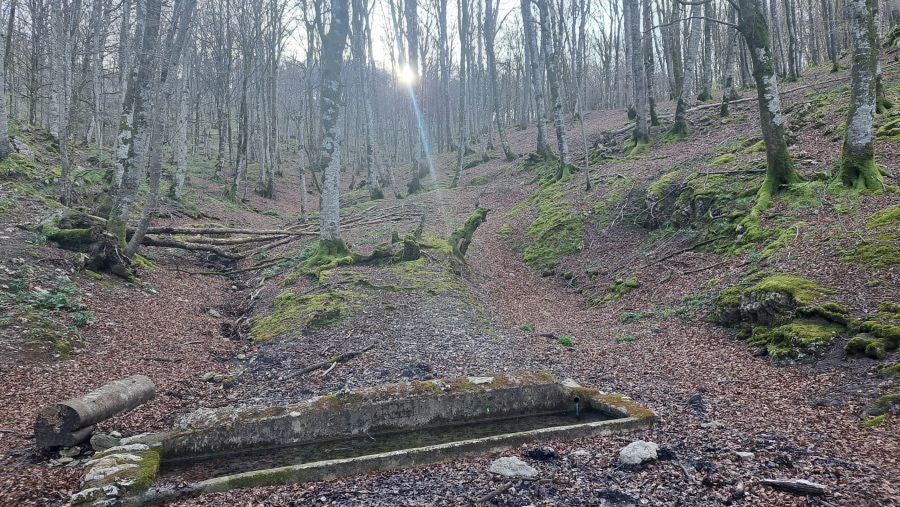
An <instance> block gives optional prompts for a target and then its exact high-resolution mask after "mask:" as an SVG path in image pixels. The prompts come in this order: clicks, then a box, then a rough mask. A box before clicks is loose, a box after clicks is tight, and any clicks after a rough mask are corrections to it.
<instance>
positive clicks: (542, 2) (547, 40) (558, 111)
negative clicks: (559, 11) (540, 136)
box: [537, 0, 570, 180]
mask: <svg viewBox="0 0 900 507" xmlns="http://www.w3.org/2000/svg"><path fill="white" fill-rule="evenodd" d="M548 2H549V0H537V4H538V9H539V11H540V16H541V17H540V23H541V48H542V50H541V52H542V53H543V55H544V62H545V64H546V66H547V81H548V84H549V87H550V102H551V103H552V104H553V125H554V127H555V130H556V144H557V147H558V148H559V169H557V171H556V180H563V179H566V178H568V176H569V164H570V162H569V144H568V141H567V140H566V124H565V121H564V120H563V107H562V94H561V92H562V90H560V80H561V75H560V74H561V72H560V69H559V53H558V52H557V46H558V45H557V43H556V42H555V40H554V39H555V38H556V34H554V33H553V26H554V20H553V17H554V13H553V12H552V6H551V5H548Z"/></svg>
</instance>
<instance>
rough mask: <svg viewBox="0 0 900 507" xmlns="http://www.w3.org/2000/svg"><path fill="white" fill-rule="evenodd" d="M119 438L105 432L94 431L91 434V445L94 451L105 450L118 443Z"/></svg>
mask: <svg viewBox="0 0 900 507" xmlns="http://www.w3.org/2000/svg"><path fill="white" fill-rule="evenodd" d="M120 441H121V439H119V438H116V437H114V436H112V435H107V434H106V433H94V434H93V435H91V447H92V448H93V449H94V450H95V451H98V452H99V451H105V450H107V449H109V448H111V447H115V446H117V445H119V442H120Z"/></svg>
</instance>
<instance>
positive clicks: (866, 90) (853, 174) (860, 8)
mask: <svg viewBox="0 0 900 507" xmlns="http://www.w3.org/2000/svg"><path fill="white" fill-rule="evenodd" d="M876 1H877V0H846V9H847V19H848V20H849V21H850V40H851V43H852V47H853V53H852V55H853V60H852V64H851V67H850V110H849V111H848V113H847V127H846V129H845V130H844V145H843V148H842V150H841V161H840V176H841V181H843V183H844V185H846V186H848V187H852V188H855V189H858V190H881V189H883V188H884V181H883V178H882V176H881V172H880V171H879V170H878V167H876V166H875V156H874V151H873V148H872V140H873V131H872V130H873V127H872V122H873V121H874V119H875V109H876V91H875V88H876V86H875V80H876V67H877V65H878V34H877V30H876V28H875V27H876V25H875V12H874V9H875V7H874V3H875V2H876Z"/></svg>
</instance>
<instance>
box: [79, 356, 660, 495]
mask: <svg viewBox="0 0 900 507" xmlns="http://www.w3.org/2000/svg"><path fill="white" fill-rule="evenodd" d="M576 407H577V408H576ZM576 410H577V411H578V417H576V416H575V412H576ZM655 420H656V415H655V414H654V413H653V412H652V411H651V410H649V409H647V408H645V407H642V406H640V405H638V404H636V403H634V402H633V401H632V400H630V399H629V398H627V397H625V396H622V395H618V394H605V393H602V392H599V391H597V390H594V389H589V388H585V387H581V386H578V385H576V384H574V383H571V382H563V383H560V382H556V381H555V380H554V379H553V377H552V376H550V375H549V374H546V373H542V372H519V373H513V374H502V375H494V376H489V377H461V378H455V379H444V380H429V381H417V382H403V383H400V384H391V385H382V386H378V387H374V388H371V389H366V390H360V391H352V392H347V393H337V394H331V395H327V396H323V397H319V398H315V399H312V400H309V401H306V402H302V403H296V404H291V405H285V406H279V407H245V408H222V409H215V410H212V409H200V410H198V411H196V412H194V413H193V414H190V415H189V416H188V417H186V418H184V419H183V420H182V421H180V422H179V423H178V424H176V427H175V428H173V429H172V430H170V431H167V432H163V433H157V434H147V435H139V436H137V437H132V438H130V439H125V440H124V441H123V443H124V444H132V445H134V444H145V445H147V446H149V447H150V448H151V449H153V450H155V451H156V452H158V453H159V455H160V456H161V465H160V470H161V473H162V474H163V475H165V473H166V470H167V468H169V469H171V468H173V467H174V468H176V469H180V470H188V469H189V468H190V467H191V466H196V467H198V469H202V467H203V466H204V464H205V463H206V464H208V463H214V464H215V465H216V466H220V468H218V469H216V468H215V466H214V467H213V471H212V476H209V477H202V474H201V478H199V480H196V481H195V482H192V483H189V484H188V485H187V486H186V487H183V486H182V487H179V488H177V489H173V488H171V487H167V486H165V485H163V486H157V487H150V488H148V489H145V490H143V491H134V489H133V488H132V489H131V490H129V492H128V496H127V498H120V500H123V501H124V503H126V504H128V503H133V504H142V503H155V502H162V501H168V500H173V499H175V498H181V497H185V496H193V495H198V494H203V493H208V492H217V491H225V490H229V489H235V488H245V487H255V486H267V485H280V484H295V483H303V482H311V481H320V480H329V479H336V478H340V477H346V476H350V475H356V474H364V473H368V472H373V471H379V470H391V469H400V468H407V467H413V466H418V465H425V464H430V463H436V462H439V461H443V460H448V459H455V458H461V457H465V456H472V455H477V454H484V453H492V452H500V451H503V450H507V449H510V448H513V447H516V446H519V445H521V444H523V443H528V442H534V441H542V440H559V439H572V438H580V437H586V436H593V435H607V434H613V433H622V432H627V431H633V430H637V429H643V428H646V427H648V426H650V425H651V424H653V423H654V422H655ZM545 421H552V422H547V423H546V424H547V425H543V424H542V423H543V422H545ZM417 435H418V437H419V438H417ZM470 437H471V438H470ZM369 440H371V441H372V442H379V441H380V442H379V443H380V444H383V445H381V447H374V446H373V447H367V445H366V443H368V441H369ZM328 442H333V443H335V445H329V446H323V443H328ZM354 446H357V447H358V448H357V449H356V450H355V451H349V453H348V452H346V451H345V452H344V455H341V454H340V453H338V454H337V455H335V454H329V453H327V452H323V453H319V452H318V449H324V448H325V447H335V448H343V447H349V448H352V447H354ZM304 450H306V451H308V452H307V453H306V455H305V456H304V457H302V458H299V457H298V456H299V455H301V454H302V451H304ZM373 450H376V451H377V452H375V451H373ZM271 456H283V457H284V458H285V459H284V460H281V461H274V462H273V461H272V459H271ZM336 456H337V457H336ZM255 457H261V460H260V461H259V462H256V461H255V459H256V458H255ZM262 457H266V458H265V459H262ZM229 460H231V461H233V462H234V463H239V464H240V468H238V469H236V470H238V471H235V470H234V469H228V468H227V467H226V468H221V464H222V463H225V464H227V463H229ZM273 463H274V464H276V465H283V466H272V465H273ZM254 465H257V466H258V468H259V469H255V468H254ZM89 468H90V467H88V470H87V472H86V473H88V472H90V470H89ZM223 470H224V471H225V472H224V473H222V471H223ZM216 472H218V473H216ZM95 475H96V474H95ZM189 475H196V474H189ZM162 482H165V481H162ZM92 486H93V487H97V484H96V483H94V484H92Z"/></svg>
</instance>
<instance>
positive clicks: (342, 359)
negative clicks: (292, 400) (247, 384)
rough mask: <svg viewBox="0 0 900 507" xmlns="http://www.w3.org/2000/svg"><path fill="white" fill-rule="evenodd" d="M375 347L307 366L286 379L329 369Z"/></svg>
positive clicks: (372, 345) (370, 346)
mask: <svg viewBox="0 0 900 507" xmlns="http://www.w3.org/2000/svg"><path fill="white" fill-rule="evenodd" d="M374 347H375V344H374V343H373V344H371V345H369V346H367V347H365V348H363V349H360V350H355V351H353V352H345V353H343V354H341V355H339V356H337V357H333V358H331V359H329V360H327V361H322V362H321V363H316V364H314V365H312V366H307V367H306V368H303V369H302V370H300V371H298V372H296V373H293V374H291V375H287V376H285V377H284V378H285V380H287V379H293V378H296V377H299V376H301V375H306V374H307V373H309V372H311V371H315V370H321V369H322V368H327V367H328V366H330V365H332V364H337V363H343V362H346V361H349V360H350V359H353V358H354V357H356V356H358V355H360V354H362V353H364V352H368V351H369V350H372V349H373V348H374Z"/></svg>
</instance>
